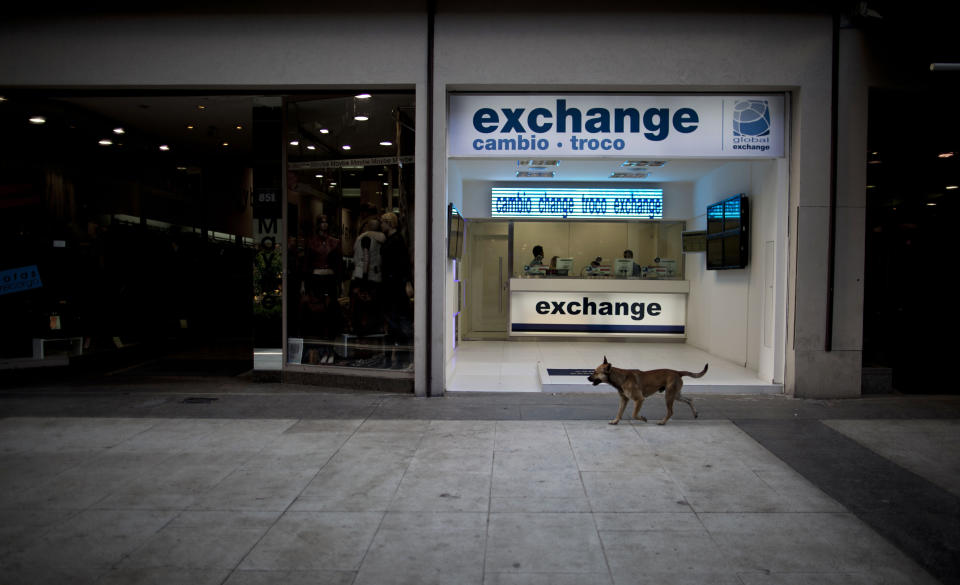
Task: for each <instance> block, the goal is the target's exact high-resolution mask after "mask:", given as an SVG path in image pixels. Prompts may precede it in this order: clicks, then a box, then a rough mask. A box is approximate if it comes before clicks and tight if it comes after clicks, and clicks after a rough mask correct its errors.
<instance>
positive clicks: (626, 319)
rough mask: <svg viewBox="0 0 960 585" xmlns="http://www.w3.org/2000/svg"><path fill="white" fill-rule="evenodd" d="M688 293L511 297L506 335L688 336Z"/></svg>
mask: <svg viewBox="0 0 960 585" xmlns="http://www.w3.org/2000/svg"><path fill="white" fill-rule="evenodd" d="M686 315H687V295H686V294H672V293H625V292H619V293H615V292H548V291H512V292H511V293H510V335H516V336H522V335H574V336H576V335H583V334H586V333H592V334H601V335H607V336H630V337H632V336H640V337H644V336H650V337H662V338H667V337H672V338H684V337H686Z"/></svg>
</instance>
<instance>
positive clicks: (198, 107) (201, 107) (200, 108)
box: [197, 105, 207, 110]
mask: <svg viewBox="0 0 960 585" xmlns="http://www.w3.org/2000/svg"><path fill="white" fill-rule="evenodd" d="M197 109H198V110H206V109H207V106H202V105H201V106H197Z"/></svg>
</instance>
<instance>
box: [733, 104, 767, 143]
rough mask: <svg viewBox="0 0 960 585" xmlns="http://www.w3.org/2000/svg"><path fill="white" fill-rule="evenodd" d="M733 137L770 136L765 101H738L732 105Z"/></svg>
mask: <svg viewBox="0 0 960 585" xmlns="http://www.w3.org/2000/svg"><path fill="white" fill-rule="evenodd" d="M733 135H734V136H770V107H769V105H768V104H767V100H740V101H738V102H736V103H735V104H734V105H733Z"/></svg>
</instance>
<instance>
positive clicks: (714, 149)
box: [447, 94, 785, 158]
mask: <svg viewBox="0 0 960 585" xmlns="http://www.w3.org/2000/svg"><path fill="white" fill-rule="evenodd" d="M784 119H785V112H784V98H783V96H782V95H756V96H705V95H568V96H563V95H475V94H455V95H451V96H450V123H449V136H448V143H447V144H448V154H449V156H453V157H521V158H522V157H538V158H542V157H567V158H569V157H590V156H592V157H596V156H611V155H612V156H624V157H676V156H690V157H694V156H695V157H719V158H779V157H782V156H783V155H784V147H783V144H784V126H785V122H784Z"/></svg>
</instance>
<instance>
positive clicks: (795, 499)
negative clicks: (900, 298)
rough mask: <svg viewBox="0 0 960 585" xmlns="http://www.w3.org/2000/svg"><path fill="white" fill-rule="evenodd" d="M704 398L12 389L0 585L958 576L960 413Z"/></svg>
mask: <svg viewBox="0 0 960 585" xmlns="http://www.w3.org/2000/svg"><path fill="white" fill-rule="evenodd" d="M695 399H696V400H697V408H698V410H699V411H700V412H701V418H700V419H699V420H696V421H694V420H692V419H691V417H690V413H689V411H688V410H687V411H684V410H679V409H678V410H677V414H676V415H675V417H674V419H673V420H671V421H670V422H669V423H668V424H667V425H666V426H664V427H660V426H657V425H655V424H652V423H648V424H643V423H638V422H627V421H626V420H625V421H624V422H622V423H621V424H620V425H619V426H610V425H607V424H606V420H607V419H609V418H610V417H611V416H612V414H613V411H614V410H615V407H616V398H615V396H614V395H609V396H607V395H603V396H596V395H590V396H577V395H564V396H549V395H543V396H531V395H524V396H504V395H497V396H496V397H495V398H494V397H492V396H483V395H471V396H450V397H446V398H438V399H426V400H423V399H415V398H412V397H409V396H398V395H387V394H363V393H359V394H358V393H342V392H328V391H318V390H316V389H308V388H298V387H293V388H291V387H289V386H276V387H274V386H272V385H254V386H245V385H235V386H232V385H231V384H224V383H222V382H209V383H206V384H204V383H191V384H177V385H175V386H171V385H169V384H167V385H164V384H163V383H157V384H156V385H151V384H141V385H138V386H129V387H122V386H109V387H107V386H105V387H92V386H91V387H85V388H82V389H77V388H63V387H45V388H24V389H18V390H16V391H9V390H8V391H7V392H5V393H3V394H0V416H3V417H4V418H2V419H0V583H4V584H15V583H31V584H38V583H77V584H88V583H108V584H119V583H124V584H126V583H198V584H205V583H211V584H213V583H217V584H219V583H227V584H230V585H236V584H253V583H256V584H262V583H283V584H300V583H304V584H305V583H321V584H326V583H336V584H340V583H343V584H351V583H355V584H392V583H416V584H430V583H438V584H440V583H442V584H460V583H464V584H477V585H480V584H484V585H486V584H511V585H513V584H544V585H546V584H548V583H549V584H551V585H552V584H560V585H563V584H577V585H579V584H591V583H603V584H633V583H668V584H671V583H677V584H681V583H691V584H694V583H696V584H700V583H719V584H737V585H753V584H758V585H759V584H765V585H766V584H769V585H779V584H790V585H794V584H801V583H803V584H806V583H828V584H831V585H832V584H861V583H862V584H868V583H869V584H873V583H887V584H927V583H930V584H934V583H938V582H943V583H956V582H958V573H957V566H956V560H955V558H956V556H957V555H956V554H955V553H956V552H957V551H956V549H955V547H956V546H957V543H958V542H960V538H957V536H960V535H957V534H956V531H957V526H958V525H960V522H958V519H960V508H958V506H957V501H958V500H960V465H958V461H960V456H958V455H957V453H958V452H960V451H958V449H957V447H960V445H958V442H960V439H958V434H957V429H958V426H957V425H958V423H957V420H958V419H960V416H958V413H960V400H957V399H954V398H953V397H878V398H871V399H860V400H852V401H802V400H792V399H788V398H786V397H782V396H779V397H715V396H711V397H703V399H697V397H695ZM680 406H683V405H680ZM648 408H649V411H648ZM684 408H685V407H684ZM644 411H645V412H646V414H647V416H648V417H649V418H650V419H651V420H656V419H655V417H658V416H661V415H662V400H652V401H648V403H647V404H646V405H645V406H644ZM281 415H282V416H281ZM749 415H752V416H749ZM814 447H816V448H814ZM874 458H875V459H874ZM844 469H846V470H848V472H847V473H846V474H844V473H841V472H840V471H839V470H844ZM878 473H880V474H883V475H882V476H881V477H875V476H871V474H878ZM904 486H906V487H904ZM904 490H907V491H908V493H907V494H900V493H899V492H902V491H904ZM861 500H864V501H861ZM867 500H870V501H867ZM882 500H886V502H884V501H882ZM911 502H913V503H911ZM927 504H930V505H934V506H936V508H929V507H926V506H927ZM911 506H920V509H921V511H922V518H913V519H912V520H910V521H906V520H907V519H908V516H914V517H915V516H917V515H918V512H917V510H916V509H914V508H911ZM871 514H873V515H872V516H871ZM883 523H890V524H891V528H892V529H893V531H892V532H893V534H892V533H891V531H890V530H885V529H884V528H883V526H882V524H883ZM898 531H899V532H902V533H905V534H907V535H908V536H910V538H898V537H897V536H896V534H895V533H896V532H898ZM930 551H933V553H935V554H931V552H930ZM951 555H952V557H953V558H951Z"/></svg>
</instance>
